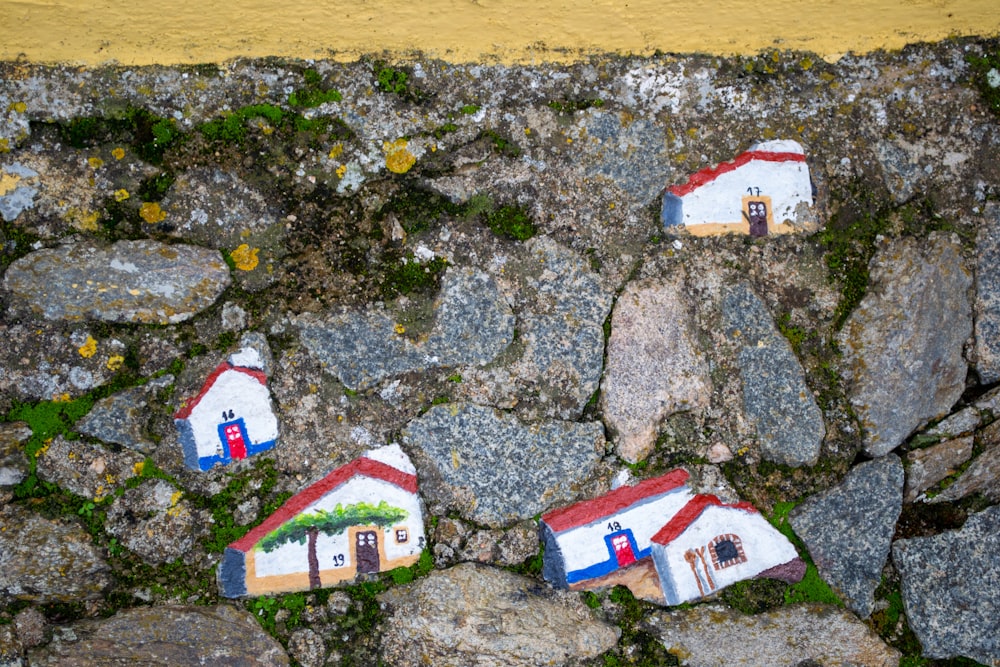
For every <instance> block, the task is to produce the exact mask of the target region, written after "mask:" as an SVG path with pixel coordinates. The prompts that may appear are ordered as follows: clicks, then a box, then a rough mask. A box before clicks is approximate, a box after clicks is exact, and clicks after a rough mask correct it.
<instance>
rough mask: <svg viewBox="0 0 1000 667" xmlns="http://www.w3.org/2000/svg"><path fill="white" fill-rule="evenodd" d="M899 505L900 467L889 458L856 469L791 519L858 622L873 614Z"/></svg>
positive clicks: (900, 492)
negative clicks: (877, 589)
mask: <svg viewBox="0 0 1000 667" xmlns="http://www.w3.org/2000/svg"><path fill="white" fill-rule="evenodd" d="M902 502H903V464H902V463H901V462H900V460H899V458H898V457H896V456H887V457H884V458H882V459H876V460H874V461H868V462H866V463H862V464H860V465H857V466H855V467H854V468H852V469H851V471H850V472H849V473H848V474H847V477H846V478H844V481H843V482H841V483H840V484H839V485H837V486H835V487H833V488H831V489H828V490H827V491H824V492H822V493H820V494H818V495H816V496H813V497H811V498H808V499H806V501H805V502H803V503H802V504H801V505H799V506H798V507H796V508H795V509H794V510H792V513H791V516H790V517H789V519H790V521H791V524H792V528H793V529H794V530H795V534H796V535H798V536H799V537H800V538H802V541H803V542H805V545H806V548H808V549H809V555H810V556H812V559H813V561H814V562H815V563H816V567H817V568H819V573H820V575H821V576H822V577H823V579H825V580H826V581H827V582H828V583H829V584H830V585H831V586H832V587H833V588H834V590H836V591H837V593H839V594H840V597H841V599H843V600H844V603H845V604H846V605H847V607H848V608H849V609H850V610H851V611H853V612H855V613H856V614H858V616H860V617H862V618H867V617H868V616H870V615H871V613H872V610H873V605H874V594H875V589H876V588H878V585H879V583H880V582H881V579H882V567H883V566H884V565H885V560H886V558H887V557H888V556H889V547H890V544H891V542H892V535H893V533H894V532H895V528H896V520H897V519H899V514H900V511H901V510H902Z"/></svg>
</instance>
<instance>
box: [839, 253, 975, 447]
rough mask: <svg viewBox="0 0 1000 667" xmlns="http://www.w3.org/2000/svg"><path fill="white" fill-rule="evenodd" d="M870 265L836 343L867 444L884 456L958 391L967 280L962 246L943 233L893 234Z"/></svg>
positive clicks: (942, 410) (968, 312)
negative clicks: (921, 236)
mask: <svg viewBox="0 0 1000 667" xmlns="http://www.w3.org/2000/svg"><path fill="white" fill-rule="evenodd" d="M869 271H870V276H871V288H870V289H869V290H868V293H867V294H866V295H865V297H864V298H863V299H862V300H861V303H860V304H859V305H858V307H857V308H856V309H855V311H854V312H853V313H852V314H851V316H850V317H849V318H848V320H847V323H846V324H845V325H844V328H843V329H841V331H840V333H839V334H838V335H837V342H838V344H839V345H840V349H841V350H842V351H843V355H844V366H843V368H842V374H843V375H844V377H845V379H847V380H848V382H849V387H848V398H849V399H850V401H851V404H852V405H853V406H854V410H855V412H856V413H857V414H858V417H859V418H860V420H861V425H862V427H863V430H864V450H865V452H866V453H867V454H869V455H871V456H882V455H883V454H887V453H888V452H890V451H892V450H893V449H895V448H896V447H898V446H899V445H900V444H901V443H902V442H903V440H905V439H906V438H907V437H908V436H909V435H910V434H911V433H913V432H914V431H915V430H917V429H918V428H920V427H921V426H922V425H923V424H925V423H927V422H928V421H930V420H932V419H937V418H940V417H942V416H944V415H946V414H948V412H949V411H950V410H951V408H952V406H953V405H954V404H955V402H956V401H957V400H958V399H959V397H960V396H961V395H962V392H963V391H964V389H965V376H966V373H967V368H966V363H965V360H964V359H963V358H962V347H963V345H964V344H965V342H966V339H967V338H968V337H969V334H970V333H971V332H972V307H971V304H970V303H969V296H968V290H969V287H970V285H971V283H972V279H971V276H970V275H969V272H968V271H967V270H966V268H965V267H964V266H963V263H962V256H961V246H960V245H959V244H958V242H957V241H956V240H954V239H951V238H949V237H947V236H943V235H931V236H930V237H929V238H928V239H927V240H926V241H917V240H916V239H911V238H902V239H898V240H895V241H892V242H890V243H889V244H888V245H887V246H885V247H884V248H882V249H880V250H879V251H878V252H877V253H876V255H875V257H874V258H873V259H872V261H871V263H870V265H869ZM942 322H947V323H948V326H941V323H942ZM900 397H906V398H905V400H904V399H901V398H900Z"/></svg>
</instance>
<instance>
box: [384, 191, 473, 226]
mask: <svg viewBox="0 0 1000 667" xmlns="http://www.w3.org/2000/svg"><path fill="white" fill-rule="evenodd" d="M461 212H462V207H460V206H458V205H457V204H453V203H452V202H451V200H449V199H448V198H447V197H444V196H442V195H440V194H438V193H436V192H432V191H430V190H425V189H422V188H407V189H404V190H403V191H401V192H400V193H399V194H397V195H396V196H395V197H393V198H392V199H390V200H389V201H388V202H386V203H385V204H384V205H383V206H382V208H380V209H379V211H378V213H376V215H375V219H376V220H378V221H381V220H384V219H385V218H386V217H388V216H389V215H390V214H391V215H395V216H396V218H397V219H398V220H399V224H400V226H402V228H403V229H404V230H406V232H407V233H408V234H415V233H417V232H421V231H423V230H425V229H428V228H430V227H432V226H433V225H436V224H437V223H438V222H439V221H440V220H441V219H442V218H444V217H446V216H454V215H458V214H460V213H461Z"/></svg>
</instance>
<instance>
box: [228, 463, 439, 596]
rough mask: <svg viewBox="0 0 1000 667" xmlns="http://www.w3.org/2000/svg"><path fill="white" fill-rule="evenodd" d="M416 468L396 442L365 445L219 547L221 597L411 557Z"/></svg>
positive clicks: (288, 587)
mask: <svg viewBox="0 0 1000 667" xmlns="http://www.w3.org/2000/svg"><path fill="white" fill-rule="evenodd" d="M424 544H425V542H424V518H423V509H422V506H421V502H420V497H419V496H418V495H417V474H416V469H415V468H414V467H413V464H412V463H411V462H410V459H409V458H408V457H407V456H406V454H405V453H404V452H403V450H402V449H401V448H400V447H399V445H389V446H387V447H381V448H379V449H373V450H370V451H367V452H365V454H364V455H363V456H361V457H360V458H357V459H355V460H354V461H351V462H350V463H348V464H347V465H344V466H341V467H340V468H337V469H336V470H334V471H332V472H330V473H329V474H328V475H326V476H325V477H323V478H322V479H321V480H319V481H317V482H315V483H313V484H311V485H310V486H308V487H306V488H305V489H303V490H302V491H300V492H299V493H297V494H296V495H294V496H292V497H291V498H289V499H288V501H287V502H285V504H284V505H282V506H281V507H280V508H279V509H278V510H277V511H276V512H275V513H274V514H272V515H271V516H270V517H268V518H267V519H266V520H265V521H264V522H263V523H261V524H260V525H259V526H257V527H256V528H254V529H253V530H251V531H250V532H249V533H247V534H246V535H245V536H244V537H243V538H242V539H240V540H237V541H236V542H233V543H232V544H230V545H229V546H228V547H226V550H225V553H224V554H223V556H222V562H221V563H220V565H219V571H218V581H219V590H220V592H221V593H222V595H224V596H226V597H241V596H246V595H266V594H270V593H284V592H288V591H303V590H310V589H314V588H321V587H327V586H333V585H334V584H338V583H341V582H345V581H351V580H353V579H355V578H356V577H357V576H358V575H359V574H364V573H374V572H383V571H386V570H391V569H393V568H396V567H404V566H408V565H412V564H413V563H415V562H417V561H418V560H419V559H420V553H421V551H423V548H424Z"/></svg>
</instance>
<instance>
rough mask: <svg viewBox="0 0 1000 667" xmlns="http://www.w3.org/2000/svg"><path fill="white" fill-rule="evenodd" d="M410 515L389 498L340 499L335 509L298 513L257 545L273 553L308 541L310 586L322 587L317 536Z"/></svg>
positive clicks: (382, 525)
mask: <svg viewBox="0 0 1000 667" xmlns="http://www.w3.org/2000/svg"><path fill="white" fill-rule="evenodd" d="M406 516H407V512H406V510H404V509H401V508H399V507H393V506H392V505H390V504H389V503H387V502H386V501H384V500H383V501H381V502H380V503H379V504H378V505H372V504H371V503H364V502H361V503H354V504H351V505H347V506H343V505H341V504H340V503H337V506H336V507H334V508H333V511H332V512H328V511H326V510H322V509H321V510H317V511H315V512H313V513H311V514H299V515H298V516H297V517H295V518H294V519H291V520H290V521H286V522H285V523H283V524H282V525H281V527H280V528H278V529H276V530H274V531H273V532H271V533H269V534H268V535H267V536H266V537H264V539H262V540H261V541H260V543H259V544H258V545H257V546H258V548H260V549H263V550H264V551H265V552H266V553H271V552H272V551H274V550H275V549H277V548H278V547H280V546H282V545H283V544H289V543H291V542H296V543H298V544H305V543H307V544H308V553H309V588H319V587H320V580H319V558H318V556H317V555H316V538H318V537H319V534H320V533H323V534H324V535H339V534H341V533H343V532H344V531H345V530H347V529H348V528H350V527H351V526H378V527H379V528H387V527H389V526H392V525H394V524H397V523H399V522H400V521H402V520H403V519H405V518H406Z"/></svg>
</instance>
